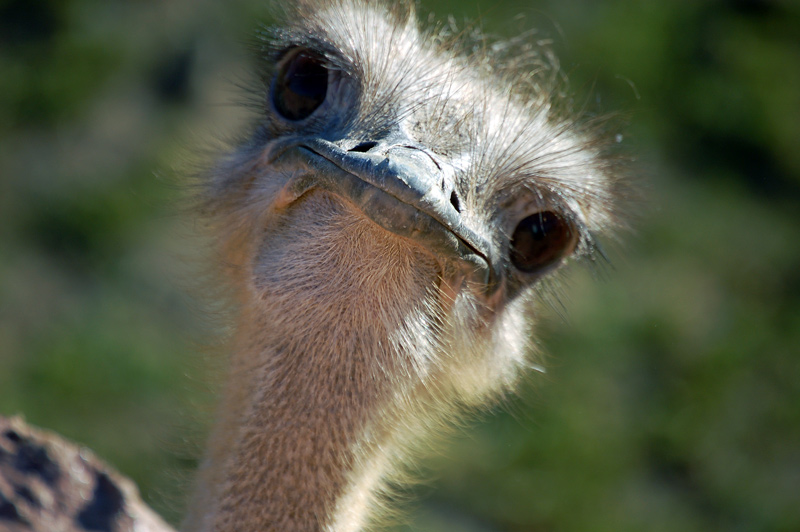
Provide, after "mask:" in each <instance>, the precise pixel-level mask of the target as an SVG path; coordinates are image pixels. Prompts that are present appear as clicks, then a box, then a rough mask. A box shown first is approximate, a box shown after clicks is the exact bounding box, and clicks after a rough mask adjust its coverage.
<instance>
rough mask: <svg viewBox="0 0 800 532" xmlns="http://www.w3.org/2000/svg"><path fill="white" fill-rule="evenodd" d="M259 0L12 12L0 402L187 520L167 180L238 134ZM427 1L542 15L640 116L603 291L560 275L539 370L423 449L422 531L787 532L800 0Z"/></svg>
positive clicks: (622, 105)
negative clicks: (636, 196)
mask: <svg viewBox="0 0 800 532" xmlns="http://www.w3.org/2000/svg"><path fill="white" fill-rule="evenodd" d="M261 4H262V3H261V2H259V1H256V0H253V1H247V0H237V1H236V2H232V3H229V4H226V6H225V8H226V9H222V7H221V6H219V5H217V3H212V2H205V1H199V2H190V1H189V0H175V1H171V2H163V3H162V2H152V1H140V2H130V1H128V2H126V1H122V0H114V1H105V2H100V1H99V0H70V1H55V0H51V1H46V0H38V1H33V0H29V1H22V0H5V1H0V72H1V73H2V75H0V412H2V413H3V414H13V413H18V412H21V413H24V414H25V415H26V417H27V418H28V420H29V421H31V422H32V423H35V424H38V425H42V426H46V427H49V428H52V429H54V430H57V431H59V432H61V433H63V434H65V435H66V436H68V437H70V438H73V439H76V440H78V441H81V442H83V443H86V444H87V445H89V446H91V447H93V448H94V449H95V450H96V451H97V452H98V453H99V454H100V455H101V456H104V457H106V458H107V459H108V460H109V461H110V462H112V463H113V464H115V465H116V466H117V467H119V468H120V469H121V470H122V471H123V472H125V473H126V474H128V475H130V476H131V477H132V478H133V479H134V480H136V481H137V482H138V483H139V485H140V487H141V489H142V491H143V493H144V495H145V498H146V499H147V500H148V501H149V502H150V503H151V504H153V505H154V507H155V508H156V509H157V510H159V511H160V512H161V513H163V514H164V515H166V516H167V517H168V518H170V519H171V520H173V521H176V520H177V519H178V516H179V515H180V512H181V504H182V503H181V501H182V495H181V493H182V489H183V488H182V482H181V480H180V478H179V477H180V475H181V473H182V472H185V471H188V470H190V469H191V468H192V467H193V464H194V459H193V458H192V456H193V450H194V449H195V448H196V447H198V446H199V445H201V444H202V437H201V436H198V435H196V434H195V431H193V430H191V429H190V428H188V427H186V425H187V422H185V421H183V420H184V419H186V418H189V419H192V418H197V419H202V418H203V414H204V408H205V407H204V405H207V404H208V402H209V401H210V400H209V399H208V394H207V393H206V392H205V391H204V390H203V387H204V385H202V384H201V385H197V384H196V383H197V382H203V380H204V377H203V376H202V374H203V372H204V369H203V368H204V367H205V365H204V361H203V356H202V355H199V354H198V352H202V351H203V350H202V349H198V348H197V344H203V343H205V342H206V341H207V340H204V338H207V337H208V336H213V330H214V327H213V326H212V325H209V324H208V323H205V322H203V321H202V320H201V319H200V317H199V315H200V314H202V307H203V306H202V305H201V304H200V303H198V302H197V301H194V300H193V299H192V298H191V295H190V294H192V293H196V292H192V291H191V290H188V289H187V288H188V287H191V286H192V281H191V278H193V277H195V276H196V270H195V269H194V267H193V264H194V261H195V260H196V256H198V255H202V254H203V251H202V249H203V246H202V243H199V242H198V241H197V240H193V239H187V238H186V232H185V231H184V228H183V225H182V224H186V222H187V220H188V216H186V215H184V214H182V213H180V208H179V207H177V206H179V205H180V201H181V200H180V198H181V186H180V185H178V184H176V182H177V181H179V176H180V175H182V174H183V173H187V172H188V171H183V170H178V171H176V170H175V168H181V167H185V166H187V164H186V161H187V160H189V161H190V162H191V161H192V160H193V156H194V155H195V154H194V152H193V151H192V149H191V148H188V149H187V146H192V145H194V144H200V145H201V148H202V147H204V145H203V144H202V143H203V142H206V143H207V144H210V145H213V144H214V142H215V141H214V140H213V139H214V138H215V137H216V138H220V137H221V138H225V137H226V136H227V135H228V132H235V131H236V130H237V128H239V127H241V126H242V124H243V121H242V120H241V116H242V115H241V113H239V114H237V113H238V112H237V111H236V109H235V108H234V107H233V106H231V105H230V104H231V102H235V101H237V98H239V97H240V95H239V94H238V93H237V91H236V89H235V86H236V85H237V83H238V82H239V81H241V78H242V77H243V75H242V72H243V71H244V70H243V67H242V55H243V50H244V46H243V45H241V44H240V43H242V42H244V41H246V35H247V34H248V32H252V30H253V29H254V28H255V25H256V22H255V20H257V18H256V17H259V16H262V14H263V6H262V5H261ZM421 7H422V10H423V15H425V14H426V13H427V12H428V11H432V12H434V13H436V14H437V15H438V16H439V18H441V17H442V16H444V15H446V14H447V13H449V12H454V13H455V14H456V20H457V21H461V20H462V19H463V18H468V19H472V20H478V21H479V24H480V25H481V26H483V27H484V28H485V30H486V31H487V32H488V33H490V34H493V35H498V36H500V37H502V36H510V35H512V34H513V32H515V31H521V30H523V29H526V28H530V27H537V28H539V32H538V33H537V34H536V35H535V36H534V38H536V39H551V40H552V41H554V46H555V48H556V49H557V51H558V55H559V57H560V58H561V61H562V65H561V66H562V69H563V70H564V72H565V74H566V76H567V77H568V78H569V80H570V87H571V90H572V91H574V92H575V94H576V101H583V100H586V101H587V102H588V104H587V105H586V107H587V108H588V111H587V112H589V113H601V114H602V113H606V112H614V111H621V112H622V114H623V115H625V116H626V117H628V121H629V122H630V125H629V126H628V127H627V128H626V129H625V130H624V131H622V133H623V135H624V138H625V144H626V145H627V149H628V150H629V152H630V153H631V154H633V155H634V157H635V160H634V161H632V163H631V165H630V168H631V173H632V174H633V176H634V177H635V178H637V179H638V180H640V181H641V182H642V186H643V188H645V189H646V196H647V199H646V204H645V206H644V207H643V208H642V209H641V210H642V212H643V213H644V214H643V215H641V216H640V217H639V219H638V220H636V221H635V225H636V227H637V231H636V233H635V234H633V235H624V237H623V240H627V241H630V243H629V244H627V245H625V246H624V249H623V250H621V251H620V250H614V249H612V251H611V255H612V264H613V267H612V268H610V269H608V271H606V272H605V273H602V274H601V275H599V277H600V278H601V279H597V278H596V277H598V276H596V275H595V276H592V275H590V274H589V272H587V270H586V269H583V270H582V269H581V268H580V266H574V267H573V268H572V270H573V271H572V272H571V273H572V276H571V277H570V278H569V280H568V281H567V284H566V286H565V289H564V293H565V296H564V303H565V306H566V307H567V309H568V311H569V312H568V318H567V319H566V320H563V319H562V318H560V317H558V315H557V313H555V312H552V313H548V315H547V316H545V318H544V320H543V324H542V326H541V333H542V336H543V341H542V343H543V345H544V346H545V347H544V351H545V353H546V354H545V355H543V358H544V360H545V362H546V366H547V367H548V373H547V374H546V375H540V374H535V375H532V376H531V377H530V379H529V380H530V382H529V383H528V385H526V386H525V387H524V389H523V394H522V397H521V398H520V399H512V400H510V401H509V404H508V405H505V407H504V408H501V409H498V410H499V411H498V412H497V413H496V414H494V415H492V416H489V417H487V419H486V420H485V421H484V422H483V423H482V424H480V425H478V426H476V427H475V428H474V429H472V430H470V431H469V433H468V435H467V436H466V437H461V438H458V439H457V440H456V441H455V442H454V444H453V446H452V447H448V451H447V453H446V456H442V457H439V458H437V459H436V460H431V462H430V465H431V470H432V471H434V472H435V476H436V477H437V479H438V480H437V481H436V482H434V483H432V486H431V487H430V488H420V492H421V494H422V495H423V498H424V503H423V504H422V505H421V506H420V507H419V509H418V510H416V511H415V513H414V514H413V526H414V527H415V529H417V530H427V531H430V532H434V531H438V530H451V529H459V530H475V531H479V530H484V531H488V530H504V531H509V532H517V531H534V530H536V531H565V532H566V531H578V530H598V531H600V530H609V531H611V530H613V531H615V532H620V531H625V530H631V531H635V530H637V531H638V530H648V531H681V532H687V531H705V530H730V531H734V530H735V531H744V530H746V531H761V530H764V531H767V530H769V531H787V532H788V531H794V530H798V529H800V506H798V505H797V498H798V494H800V246H798V242H800V217H799V216H798V213H800V149H798V143H799V142H800V6H798V4H797V2H793V1H791V0H785V1H781V0H730V1H727V2H723V1H711V0H703V1H697V2H686V1H683V2H648V1H644V0H642V1H624V0H609V1H606V2H590V1H586V0H562V1H556V0H542V1H539V2H533V1H531V2H529V3H527V4H523V3H521V2H511V1H500V0H497V1H495V2H492V3H491V4H490V5H489V4H487V3H485V2H482V3H479V2H472V3H469V5H467V6H464V4H463V3H461V2H447V1H444V0H442V1H439V2H433V1H430V2H423V5H422V6H421ZM520 12H521V13H523V14H524V15H525V18H524V20H520V19H519V18H518V17H517V16H516V15H517V14H518V13H520ZM576 107H583V105H576ZM206 138H210V139H211V140H204V139H206ZM195 158H198V159H201V160H202V155H200V154H197V157H195ZM174 176H178V177H174ZM188 221H189V223H190V222H191V221H190V220H188ZM197 261H198V262H201V260H200V259H197ZM186 279H189V280H186ZM209 330H210V331H211V332H209ZM198 423H200V421H198ZM198 432H200V431H198ZM182 438H186V439H188V440H189V441H188V442H187V441H181V439H182Z"/></svg>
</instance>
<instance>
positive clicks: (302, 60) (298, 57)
mask: <svg viewBox="0 0 800 532" xmlns="http://www.w3.org/2000/svg"><path fill="white" fill-rule="evenodd" d="M327 93H328V69H327V68H326V66H325V58H323V57H321V56H319V55H317V54H314V53H312V52H309V51H308V50H303V51H299V52H296V53H294V54H293V55H292V56H291V57H290V58H289V59H288V60H287V61H285V62H284V63H283V65H282V66H281V69H280V71H279V72H278V75H277V77H276V78H275V83H274V85H273V88H272V102H273V103H274V105H275V109H276V110H277V111H278V113H280V115H281V116H282V117H284V118H286V119H287V120H303V119H304V118H308V117H309V116H311V113H313V112H314V111H315V110H316V109H317V107H319V106H320V105H322V102H324V101H325V96H326V95H327Z"/></svg>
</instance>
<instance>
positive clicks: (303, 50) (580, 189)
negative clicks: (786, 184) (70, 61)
mask: <svg viewBox="0 0 800 532" xmlns="http://www.w3.org/2000/svg"><path fill="white" fill-rule="evenodd" d="M458 42H459V41H458V40H457V39H455V38H452V37H450V36H447V35H446V32H444V31H441V30H440V31H424V30H421V29H420V28H419V27H418V24H417V22H416V20H415V17H414V14H413V12H412V10H411V9H410V8H409V7H407V6H406V7H401V8H388V7H387V6H385V5H378V4H376V3H373V2H367V1H366V0H361V1H359V0H333V1H329V2H310V1H306V2H301V3H300V5H299V6H298V7H296V8H294V9H292V10H291V13H289V14H288V15H287V16H286V22H285V24H284V25H283V26H281V27H280V28H279V29H274V30H269V31H265V33H264V35H263V41H262V49H261V50H260V55H261V57H262V58H263V62H262V63H263V64H262V68H263V71H262V73H261V74H262V76H263V77H262V79H263V80H264V83H263V91H262V93H261V96H260V98H261V101H262V102H263V105H262V109H261V112H260V113H259V116H258V119H257V123H256V125H255V126H254V127H253V128H252V131H251V132H250V133H249V135H248V137H247V139H246V140H245V141H243V142H242V143H240V144H239V145H238V146H237V147H236V148H235V149H233V150H232V152H231V153H229V154H228V155H227V156H225V157H224V158H223V159H222V160H221V162H219V163H218V164H217V165H216V167H215V168H214V170H213V172H211V178H210V180H209V181H208V185H207V187H206V192H205V204H206V205H207V209H208V212H209V213H210V215H211V218H212V219H213V220H214V228H215V231H216V233H215V234H216V235H217V241H218V242H219V245H220V250H221V251H220V252H221V255H222V263H223V264H224V272H225V274H226V275H227V276H228V278H229V279H230V281H231V283H232V285H233V287H234V294H235V296H234V297H235V298H236V300H237V305H236V306H237V332H236V334H235V335H234V339H233V340H232V345H231V353H232V354H231V356H230V364H229V366H230V367H229V376H228V380H227V383H228V384H227V387H226V390H225V393H224V398H223V401H222V406H221V410H220V420H219V422H218V424H217V426H216V428H215V430H214V432H213V434H212V437H211V441H210V446H209V450H208V452H207V455H206V458H205V461H204V466H203V468H202V470H201V473H200V478H199V483H198V489H197V492H196V494H195V497H194V502H193V507H192V510H191V512H190V516H189V518H188V521H187V523H186V528H187V529H190V530H204V531H206V530H220V531H222V530H225V531H228V530H230V531H233V530H237V531H250V530H253V531H255V530H281V531H284V532H291V531H301V530H302V531H311V530H328V531H337V532H341V531H356V530H362V529H364V528H369V527H370V526H371V525H372V524H373V523H374V521H375V518H376V516H378V515H379V514H380V506H381V500H382V496H381V494H382V493H383V490H384V488H385V486H386V485H387V482H389V481H391V480H396V478H397V476H398V475H400V474H402V471H403V464H405V463H407V462H408V461H409V459H410V457H411V456H412V455H413V453H414V451H415V449H416V448H417V447H418V444H419V442H420V441H424V439H425V438H426V437H428V436H430V435H432V434H435V433H437V432H438V431H439V430H440V428H441V427H442V426H445V425H447V424H448V422H450V421H452V419H453V418H454V417H456V416H458V415H461V414H463V413H465V412H467V411H469V410H472V409H474V408H476V407H480V406H482V405H487V404H492V402H493V401H495V400H496V399H497V398H498V397H500V396H502V394H504V393H507V392H508V391H510V390H512V389H513V387H514V385H515V383H516V382H517V381H518V378H519V376H520V374H521V373H522V372H523V371H524V370H525V368H526V367H528V366H529V364H528V361H529V358H530V356H531V354H532V351H533V349H532V346H531V340H530V338H531V332H532V324H533V321H534V320H535V317H536V316H535V314H536V306H535V304H534V303H535V301H536V300H537V295H539V294H540V292H541V290H540V287H541V282H542V280H543V279H545V278H546V277H548V276H550V275H551V274H552V273H553V272H554V271H555V270H557V269H558V268H559V267H560V266H561V265H562V264H563V263H564V262H565V261H568V260H570V259H571V258H572V257H576V256H591V254H592V253H593V251H594V250H595V240H596V238H597V237H598V235H600V234H602V233H604V232H606V231H608V229H609V227H610V226H611V225H613V205H614V186H613V175H612V168H613V167H612V165H611V164H610V162H609V159H608V158H607V157H606V156H605V155H604V149H603V143H602V142H601V141H598V140H597V138H596V136H595V135H593V133H592V132H591V128H589V127H588V126H586V125H585V123H582V122H581V121H579V120H576V119H575V117H572V116H568V115H565V114H564V113H563V108H564V107H565V106H564V105H563V104H561V103H559V100H558V98H556V97H555V96H554V91H553V90H552V89H553V84H552V83H551V81H552V77H553V71H552V69H548V68H545V67H546V65H547V62H546V61H544V60H543V59H542V58H541V57H540V56H539V55H537V54H536V52H535V51H530V50H527V51H526V50H525V49H524V48H523V49H521V50H520V51H521V55H518V56H514V55H513V54H509V53H504V52H503V50H502V47H490V46H487V45H486V44H485V43H480V42H473V43H472V44H475V45H476V47H475V48H476V50H473V51H471V53H469V54H467V53H463V52H459V51H458V48H459V46H461V48H466V47H465V46H463V45H459V44H458ZM493 49H496V50H497V51H495V52H493V51H492V50H493Z"/></svg>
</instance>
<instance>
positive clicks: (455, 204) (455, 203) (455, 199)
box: [450, 190, 461, 212]
mask: <svg viewBox="0 0 800 532" xmlns="http://www.w3.org/2000/svg"><path fill="white" fill-rule="evenodd" d="M450 205H452V206H453V208H454V209H455V210H456V212H461V202H460V201H458V195H457V194H456V191H455V190H454V191H452V192H451V193H450Z"/></svg>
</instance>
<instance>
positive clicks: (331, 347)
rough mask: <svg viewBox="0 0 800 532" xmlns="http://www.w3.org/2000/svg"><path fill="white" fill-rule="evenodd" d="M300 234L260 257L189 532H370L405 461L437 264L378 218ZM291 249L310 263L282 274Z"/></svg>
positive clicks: (275, 237)
mask: <svg viewBox="0 0 800 532" xmlns="http://www.w3.org/2000/svg"><path fill="white" fill-rule="evenodd" d="M316 210H317V211H319V210H320V208H319V207H317V208H316ZM334 218H335V221H334V220H330V221H328V222H327V223H325V224H323V226H322V227H325V228H331V227H334V228H335V227H336V222H341V221H342V219H341V218H340V217H336V216H335V217H334ZM294 229H295V232H294V235H295V238H293V239H291V240H286V241H283V240H281V234H280V230H278V231H276V233H275V234H273V235H272V240H273V241H272V242H271V244H272V245H271V247H270V253H269V256H266V255H265V256H264V257H259V260H258V264H259V267H258V269H257V271H256V272H255V274H254V277H255V278H256V285H257V290H256V293H258V294H260V295H261V297H259V298H254V299H253V301H251V302H250V303H249V304H248V305H246V308H245V311H244V313H243V315H242V318H241V319H240V327H239V331H238V341H237V344H236V346H235V348H234V351H235V352H234V355H233V357H232V367H231V369H230V376H229V381H228V386H227V391H226V394H225V397H224V399H223V405H222V408H221V416H220V419H221V421H219V422H218V425H217V426H216V428H215V430H214V432H213V434H212V438H211V442H210V448H209V450H208V452H207V454H206V460H205V465H204V466H203V468H202V470H201V474H200V487H199V489H198V493H197V495H196V498H195V500H194V503H193V504H194V507H193V509H192V511H191V512H190V517H189V519H188V521H187V523H186V530H202V531H203V532H206V531H212V530H213V531H215V532H228V531H234V530H236V531H239V532H250V531H252V532H255V531H266V530H276V531H282V532H300V531H302V532H311V531H323V530H325V531H330V532H333V531H335V532H355V531H357V530H362V529H363V527H364V526H365V524H366V523H367V521H368V519H369V510H370V508H371V507H372V506H374V502H375V501H374V498H375V493H376V491H377V489H378V488H379V487H380V485H381V480H382V477H383V476H385V473H387V472H388V471H389V469H390V467H389V465H390V464H391V462H392V461H393V459H394V456H393V455H394V453H395V450H393V449H392V448H391V445H390V443H391V442H390V440H392V439H393V438H394V437H393V436H392V435H391V430H390V427H392V426H396V423H397V417H398V415H399V414H400V413H401V411H402V410H403V409H402V408H401V407H400V405H401V404H403V403H404V401H405V399H404V398H407V396H408V395H410V394H408V393H407V392H408V390H409V387H410V386H414V382H415V381H414V379H412V378H410V377H409V376H410V375H415V374H416V375H418V374H419V371H420V362H419V357H420V353H421V352H424V351H425V350H426V346H424V345H422V344H424V338H425V334H426V333H425V327H423V325H424V323H426V320H429V318H430V317H429V316H426V315H425V312H429V311H430V310H429V309H430V307H431V305H430V301H429V296H430V293H431V286H428V285H432V284H433V282H432V281H431V279H432V278H433V280H435V275H434V276H433V277H432V276H431V272H435V265H434V264H433V263H432V261H431V260H430V259H429V258H426V257H425V256H424V255H423V254H421V253H419V252H413V250H412V251H411V252H409V246H410V244H408V243H405V242H402V241H399V240H398V239H394V238H391V239H388V240H387V236H386V234H385V233H381V234H380V235H375V234H373V233H374V231H375V230H376V229H375V228H374V226H372V225H371V224H370V225H368V226H364V227H358V228H351V229H354V230H350V231H346V232H344V233H338V234H337V233H335V231H332V234H330V235H326V234H325V233H324V231H323V233H320V230H319V229H320V228H319V227H315V228H314V229H315V230H314V231H312V233H313V234H314V239H313V244H312V241H311V240H309V241H307V242H303V238H302V234H303V233H302V232H300V235H301V236H300V237H299V238H298V237H297V236H296V235H297V234H298V233H297V231H296V227H295V228H294ZM326 230H327V229H326ZM381 231H382V230H381ZM341 234H346V235H349V236H348V237H347V239H348V241H347V242H341V237H340V236H339V235H341ZM328 237H329V238H328ZM376 242H378V244H376ZM276 247H277V248H279V249H281V250H282V251H283V252H285V254H284V253H276V252H275V251H274V250H275V248H276ZM401 248H403V249H401ZM342 249H346V250H351V251H352V253H353V255H352V256H342V252H341V250H342ZM298 253H299V254H300V256H298V255H297V254H298ZM287 254H288V255H289V256H291V257H292V258H293V259H296V260H294V261H293V262H294V263H296V264H301V265H307V267H302V266H301V267H297V268H293V269H291V270H289V269H286V268H283V269H282V268H281V267H280V262H281V261H284V260H286V258H287ZM356 256H357V257H358V260H357V261H356V260H354V259H355V257H356ZM387 257H394V260H387ZM273 262H275V263H274V264H273ZM373 262H374V264H373ZM387 263H388V264H391V268H390V269H389V268H387V266H385V265H386V264H387ZM345 264H348V267H345ZM378 265H381V266H378ZM421 270H422V272H424V274H425V275H421V274H420V271H421ZM399 294H402V296H403V297H399ZM423 309H424V310H423ZM403 415H404V416H405V414H403ZM406 417H407V416H406ZM390 420H391V421H390ZM394 439H395V440H396V438H394Z"/></svg>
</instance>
